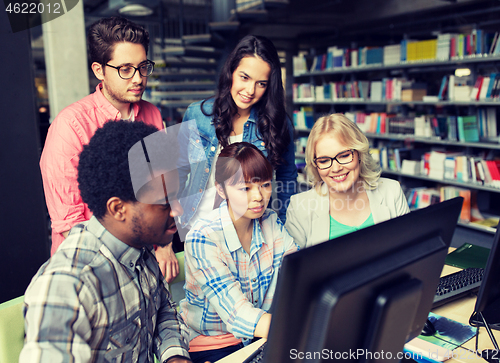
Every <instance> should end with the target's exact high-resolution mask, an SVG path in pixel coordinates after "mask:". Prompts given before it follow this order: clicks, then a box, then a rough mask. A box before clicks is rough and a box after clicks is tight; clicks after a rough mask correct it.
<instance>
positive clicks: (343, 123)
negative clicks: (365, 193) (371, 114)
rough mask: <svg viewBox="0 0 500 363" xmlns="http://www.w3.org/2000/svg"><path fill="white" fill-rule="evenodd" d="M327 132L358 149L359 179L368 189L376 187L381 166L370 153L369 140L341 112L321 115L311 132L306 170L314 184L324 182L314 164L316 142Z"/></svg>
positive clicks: (348, 145)
mask: <svg viewBox="0 0 500 363" xmlns="http://www.w3.org/2000/svg"><path fill="white" fill-rule="evenodd" d="M326 134H330V135H332V136H336V137H338V139H339V140H340V141H341V142H342V143H344V144H345V145H347V147H348V148H349V149H352V150H356V151H357V154H358V156H359V167H360V169H359V179H360V180H361V181H362V182H363V185H364V187H365V188H366V189H375V188H376V187H377V181H378V179H379V178H380V174H381V168H380V165H379V164H378V163H377V161H376V160H375V159H373V157H372V156H371V155H370V151H369V146H370V145H369V142H368V139H367V138H366V136H365V135H364V134H363V132H362V131H361V130H360V129H359V127H358V126H357V125H356V124H355V123H354V122H352V121H351V120H349V119H348V118H347V117H345V116H344V115H343V114H341V113H333V114H330V115H327V116H323V117H320V118H319V119H318V120H317V121H316V122H315V123H314V126H313V128H312V130H311V132H310V133H309V138H308V139H307V146H306V171H307V175H308V177H309V179H310V180H311V181H312V182H313V183H314V185H316V186H319V185H321V184H322V179H321V177H320V176H319V173H318V169H317V168H316V165H315V164H314V158H315V157H316V155H315V152H316V144H317V143H318V141H319V140H320V138H321V137H323V136H325V135H326Z"/></svg>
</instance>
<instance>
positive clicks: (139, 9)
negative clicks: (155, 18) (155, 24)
mask: <svg viewBox="0 0 500 363" xmlns="http://www.w3.org/2000/svg"><path fill="white" fill-rule="evenodd" d="M118 12H119V13H120V14H121V15H129V16H148V15H151V14H153V10H152V9H150V8H148V7H147V6H145V5H141V4H128V5H125V6H124V7H122V8H120V9H118Z"/></svg>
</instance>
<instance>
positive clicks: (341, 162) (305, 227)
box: [285, 113, 410, 248]
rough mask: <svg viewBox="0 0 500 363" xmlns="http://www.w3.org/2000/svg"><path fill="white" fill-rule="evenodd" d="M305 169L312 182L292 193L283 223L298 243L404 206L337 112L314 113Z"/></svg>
mask: <svg viewBox="0 0 500 363" xmlns="http://www.w3.org/2000/svg"><path fill="white" fill-rule="evenodd" d="M306 170H307V174H308V177H309V178H310V179H311V180H312V181H313V183H314V187H313V188H312V189H311V190H308V191H307V192H304V193H300V194H297V195H294V196H292V198H291V199H290V205H289V207H288V211H287V218H286V224H285V227H286V229H287V230H288V232H289V233H290V235H291V236H292V237H293V238H294V240H295V242H296V243H297V244H298V245H299V246H300V247H301V248H303V247H309V246H312V245H315V244H317V243H320V242H324V241H328V240H330V239H332V238H336V237H339V236H342V235H344V234H347V233H350V232H354V231H356V230H358V229H361V228H364V227H368V226H370V225H373V224H376V223H380V222H382V221H385V220H388V219H390V218H394V217H397V216H400V215H403V214H405V213H408V212H409V211H410V210H409V208H408V203H407V201H406V198H405V196H404V193H403V191H402V189H401V186H400V185H399V183H398V182H397V181H395V180H392V179H386V178H380V173H381V170H380V166H379V165H378V163H377V162H376V161H375V160H374V159H373V158H372V157H371V155H370V154H369V143H368V139H367V138H366V136H365V135H364V134H363V133H362V132H361V130H360V129H359V128H358V127H357V126H356V124H355V123H353V122H352V121H350V120H349V119H348V118H347V117H345V116H344V115H342V114H339V113H337V114H331V115H328V116H324V117H320V118H319V119H318V120H317V121H316V123H315V124H314V127H313V128H312V130H311V133H310V134H309V138H308V140H307V146H306Z"/></svg>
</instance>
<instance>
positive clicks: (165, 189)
mask: <svg viewBox="0 0 500 363" xmlns="http://www.w3.org/2000/svg"><path fill="white" fill-rule="evenodd" d="M173 139H174V137H172V136H169V135H167V134H166V133H165V132H164V131H158V129H157V128H156V127H154V126H151V125H146V124H144V123H142V122H139V121H136V122H127V121H111V122H108V123H105V124H104V126H103V127H102V128H100V129H98V130H97V131H96V133H95V135H94V136H93V137H92V138H91V140H90V142H89V144H88V145H85V146H84V148H83V151H82V152H81V154H80V161H79V165H78V183H79V189H80V192H81V196H82V198H83V200H84V202H85V203H87V205H88V207H89V209H90V210H91V211H92V213H93V216H92V217H91V218H90V220H88V221H84V222H82V223H80V224H77V225H76V226H74V227H73V228H72V229H71V230H70V232H69V235H68V237H67V238H66V240H65V241H64V242H63V243H62V244H61V246H59V248H58V249H57V251H56V252H55V253H54V254H53V256H52V257H51V258H50V259H49V260H48V261H47V262H46V263H45V264H44V265H43V266H42V267H41V268H40V270H39V271H38V272H37V274H36V275H35V277H34V278H33V280H32V281H31V283H30V285H29V286H28V289H27V290H26V293H25V300H24V303H25V309H24V314H25V327H26V339H25V345H24V348H23V350H22V352H21V355H20V358H19V362H29V363H33V362H50V363H53V362H141V363H142V362H153V361H154V357H153V356H154V355H156V357H158V358H159V359H160V362H162V363H186V362H190V359H189V353H188V331H187V328H186V325H185V324H184V322H183V321H182V318H181V317H180V316H179V314H178V312H177V309H176V306H175V304H174V303H173V302H172V301H171V299H170V293H169V292H168V290H167V286H166V281H165V279H164V277H163V275H162V274H161V271H160V268H159V266H158V263H157V262H156V260H155V256H154V254H153V251H152V250H153V245H158V246H163V245H165V244H167V243H169V242H170V237H171V235H172V234H173V233H175V232H176V226H175V222H174V217H176V216H178V215H180V214H182V208H181V207H180V204H179V202H178V201H177V200H176V192H177V189H178V176H177V173H176V170H175V162H176V161H175V155H172V154H175V152H174V153H169V155H170V156H171V157H170V158H164V157H161V158H158V155H159V154H158V153H160V154H161V153H163V155H165V153H168V150H167V149H170V150H174V151H175V150H177V147H176V146H175V143H173V142H172V141H175V140H173ZM166 146H167V147H166ZM165 150H166V151H165ZM158 159H160V160H159V162H158ZM164 159H168V160H167V161H164Z"/></svg>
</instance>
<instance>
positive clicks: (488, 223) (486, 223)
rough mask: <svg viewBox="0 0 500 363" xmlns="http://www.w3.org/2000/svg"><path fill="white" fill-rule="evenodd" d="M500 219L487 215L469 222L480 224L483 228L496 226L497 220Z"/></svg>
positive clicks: (499, 219)
mask: <svg viewBox="0 0 500 363" xmlns="http://www.w3.org/2000/svg"><path fill="white" fill-rule="evenodd" d="M499 221H500V217H488V218H484V219H478V220H475V221H472V222H471V224H474V225H477V226H481V227H484V228H495V229H496V228H497V227H498V222H499Z"/></svg>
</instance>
